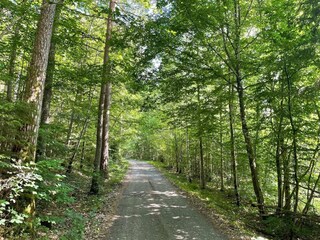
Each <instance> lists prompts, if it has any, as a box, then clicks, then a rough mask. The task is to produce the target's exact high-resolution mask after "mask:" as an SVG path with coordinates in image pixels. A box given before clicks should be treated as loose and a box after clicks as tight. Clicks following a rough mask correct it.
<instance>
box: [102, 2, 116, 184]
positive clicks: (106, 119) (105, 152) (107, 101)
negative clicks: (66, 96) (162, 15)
mask: <svg viewBox="0 0 320 240" xmlns="http://www.w3.org/2000/svg"><path fill="white" fill-rule="evenodd" d="M116 2H117V1H116V0H110V2H109V9H110V13H109V16H108V20H107V31H106V41H105V49H104V59H103V72H102V82H103V84H105V85H106V86H105V87H104V90H105V92H104V94H105V97H104V109H103V130H102V152H101V163H100V170H101V173H102V175H103V176H104V177H105V178H109V173H108V162H109V131H110V129H109V126H110V108H111V88H112V84H111V80H110V70H111V69H110V68H111V66H110V56H109V55H110V54H109V53H110V40H111V33H112V24H113V21H112V18H113V13H114V11H115V6H116Z"/></svg>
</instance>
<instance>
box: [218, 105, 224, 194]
mask: <svg viewBox="0 0 320 240" xmlns="http://www.w3.org/2000/svg"><path fill="white" fill-rule="evenodd" d="M219 118H220V119H219V120H220V133H219V135H220V136H219V137H220V191H222V192H223V191H224V179H223V173H224V169H223V144H222V137H223V133H222V104H221V106H220V113H219Z"/></svg>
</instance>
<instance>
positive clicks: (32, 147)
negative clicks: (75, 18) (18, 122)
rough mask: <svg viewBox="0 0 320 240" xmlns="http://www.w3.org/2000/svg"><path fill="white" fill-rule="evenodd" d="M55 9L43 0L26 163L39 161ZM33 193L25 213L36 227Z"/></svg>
mask: <svg viewBox="0 0 320 240" xmlns="http://www.w3.org/2000/svg"><path fill="white" fill-rule="evenodd" d="M55 10H56V4H55V3H49V2H48V1H46V0H43V2H42V5H41V13H40V19H39V21H38V27H37V33H36V37H35V43H34V46H33V51H32V57H31V62H30V67H29V71H28V76H27V81H26V88H25V91H24V94H23V100H24V101H25V102H26V103H28V104H30V105H31V106H32V111H31V112H30V122H28V123H26V124H25V126H24V128H23V129H22V134H23V135H24V136H25V139H26V142H27V143H28V144H26V145H25V146H23V147H22V149H21V150H20V159H22V160H23V161H25V162H34V161H35V155H36V146H37V140H38V131H39V125H40V117H41V107H42V99H43V89H44V83H45V75H46V71H47V64H48V55H49V49H50V42H51V35H52V26H53V20H54V15H55ZM29 195H30V196H28V197H27V198H26V199H25V200H26V201H25V202H26V206H25V208H24V212H25V213H26V214H28V215H29V216H30V218H29V219H28V221H29V222H30V223H29V225H30V226H29V227H30V228H31V229H33V225H32V218H33V216H34V214H35V197H34V195H33V194H29Z"/></svg>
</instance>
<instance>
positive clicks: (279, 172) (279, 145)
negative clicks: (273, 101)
mask: <svg viewBox="0 0 320 240" xmlns="http://www.w3.org/2000/svg"><path fill="white" fill-rule="evenodd" d="M282 122H283V98H282V99H281V102H280V119H279V123H278V131H277V147H276V167H277V186H278V203H277V210H276V213H277V214H280V213H281V211H282V208H283V190H282V187H283V186H282V163H281V149H282V148H283V147H282V146H283V136H282Z"/></svg>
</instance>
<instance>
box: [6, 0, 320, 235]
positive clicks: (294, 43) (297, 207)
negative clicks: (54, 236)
mask: <svg viewBox="0 0 320 240" xmlns="http://www.w3.org/2000/svg"><path fill="white" fill-rule="evenodd" d="M112 4H115V6H113V5H112ZM319 12H320V3H319V2H317V1H311V0H303V1H297V0H266V1H253V0H252V1H244V0H217V1H210V0H201V1H200V0H192V1H191V0H183V1H182V0H175V1H173V0H158V1H150V2H149V1H142V0H141V1H131V0H128V1H120V2H117V1H101V0H95V1H89V0H64V1H63V0H56V1H51V2H50V3H48V1H46V0H44V1H40V0H37V1H31V0H18V1H13V0H5V1H1V3H0V19H1V21H0V73H1V74H0V177H1V178H0V183H1V187H0V228H1V229H6V230H5V231H3V232H4V233H5V234H10V232H11V230H14V232H16V233H18V234H19V233H21V232H24V231H25V230H26V229H29V230H28V231H29V232H33V230H32V229H34V228H35V227H36V226H38V225H40V224H41V220H40V214H38V213H37V211H36V209H37V206H38V205H39V206H41V208H42V206H43V205H45V204H46V202H55V203H57V204H66V203H70V202H72V201H74V196H71V195H72V192H73V190H72V188H70V186H69V185H68V184H67V182H68V181H67V179H68V178H69V177H70V174H72V172H75V171H76V172H78V173H81V172H82V173H85V174H86V175H88V176H90V178H92V184H91V188H90V190H89V189H87V191H88V192H89V191H90V192H91V193H94V194H96V193H98V192H99V184H101V181H100V180H101V178H102V179H103V178H105V179H107V178H108V177H109V175H110V174H111V175H112V174H116V172H117V167H116V166H117V164H120V163H121V161H122V159H123V158H124V157H126V158H137V159H141V160H155V161H161V162H164V163H165V164H167V165H168V166H169V167H170V168H172V169H174V170H175V171H176V173H177V174H181V176H185V177H186V179H187V180H188V181H189V182H193V183H194V182H196V183H199V186H200V188H202V189H204V188H209V189H211V188H215V189H220V190H221V191H225V192H227V193H230V195H231V196H232V197H233V198H234V204H235V205H237V206H239V207H241V206H249V205H252V206H254V207H255V208H256V209H255V210H254V211H255V213H256V214H257V216H259V217H260V220H261V222H263V223H264V224H265V228H266V229H269V230H266V231H267V233H268V234H271V235H273V236H278V237H279V236H280V238H293V237H297V236H298V237H303V236H304V235H307V234H306V233H305V232H303V230H305V229H315V228H317V229H318V228H319V222H320V221H319V211H320V200H319V198H320V195H319V194H320V189H319V181H320V174H319V171H320V164H319V157H320V155H319V150H320V125H319V123H320V94H319V93H320V91H319V90H320V80H319V39H320V36H319V17H318V15H319ZM50 14H51V15H50ZM40 16H41V17H40ZM50 16H51V18H50ZM41 21H42V22H41ZM46 21H47V22H46ZM50 21H51V22H50ZM41 23H43V24H47V26H49V27H50V29H51V31H49V33H48V32H46V33H44V34H42V32H41V26H42V25H41ZM45 29H49V28H45ZM43 31H45V30H43ZM51 34H52V37H51ZM49 35H50V36H49ZM41 37H42V38H41ZM41 41H43V42H44V43H45V41H47V43H46V44H39V42H41ZM45 47H47V48H45ZM41 51H42V52H41ZM40 52H41V54H39V53H40ZM44 56H47V58H46V59H45V57H44ZM37 57H38V58H37ZM40 58H41V61H39V59H40ZM41 63H42V64H41ZM44 65H45V66H44ZM41 72H42V74H41ZM37 74H38V75H37ZM34 76H35V77H34ZM109 163H111V164H112V165H111V166H112V167H111V168H110V169H108V165H109ZM92 166H94V167H92ZM193 183H192V184H193ZM250 211H251V210H250ZM75 215H76V214H75ZM273 226H275V227H273ZM8 229H10V230H8ZM30 229H31V230H30ZM284 230H285V231H284Z"/></svg>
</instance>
